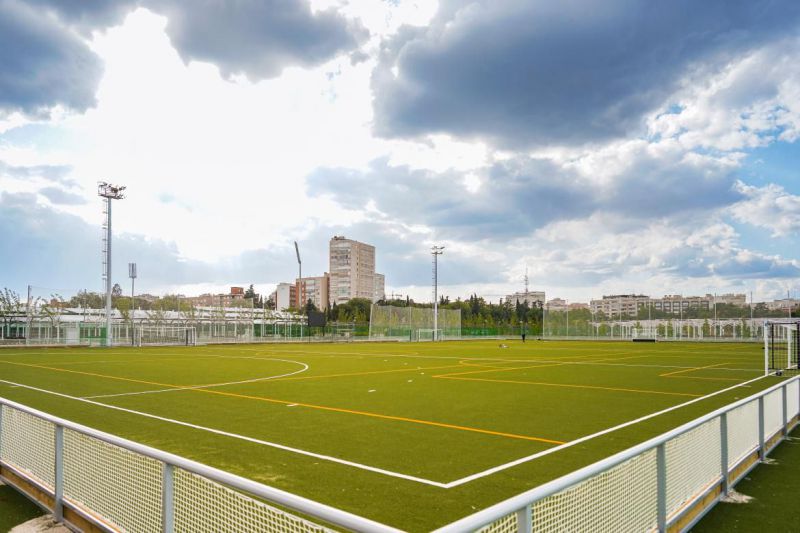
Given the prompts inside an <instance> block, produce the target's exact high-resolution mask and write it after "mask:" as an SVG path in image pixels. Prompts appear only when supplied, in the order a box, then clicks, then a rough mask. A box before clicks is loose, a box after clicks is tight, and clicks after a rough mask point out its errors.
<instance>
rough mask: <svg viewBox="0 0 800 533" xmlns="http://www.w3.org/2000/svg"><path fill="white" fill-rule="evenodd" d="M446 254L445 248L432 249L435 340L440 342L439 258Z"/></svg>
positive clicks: (434, 247) (435, 247)
mask: <svg viewBox="0 0 800 533" xmlns="http://www.w3.org/2000/svg"><path fill="white" fill-rule="evenodd" d="M443 253H444V246H433V247H431V255H432V256H433V340H434V341H438V340H439V256H440V255H442V254H443Z"/></svg>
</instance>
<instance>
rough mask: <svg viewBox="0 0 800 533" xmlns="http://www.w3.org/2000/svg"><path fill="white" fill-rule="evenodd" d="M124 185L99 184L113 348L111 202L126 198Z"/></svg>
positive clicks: (108, 338) (108, 324)
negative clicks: (102, 202)
mask: <svg viewBox="0 0 800 533" xmlns="http://www.w3.org/2000/svg"><path fill="white" fill-rule="evenodd" d="M124 191H125V186H124V185H111V184H110V183H107V182H105V181H101V182H99V183H98V184H97V195H98V196H100V197H102V198H105V199H106V201H105V213H104V214H105V216H106V218H105V221H104V222H103V229H105V230H106V232H105V235H103V252H105V256H104V258H103V267H104V269H103V278H104V280H105V282H106V346H111V200H122V199H123V198H125V192H124Z"/></svg>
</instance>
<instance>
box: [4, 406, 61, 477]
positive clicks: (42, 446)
mask: <svg viewBox="0 0 800 533" xmlns="http://www.w3.org/2000/svg"><path fill="white" fill-rule="evenodd" d="M0 430H2V432H1V433H0V461H3V462H7V463H8V464H11V465H13V466H14V467H15V468H16V469H17V470H19V471H20V472H22V473H25V474H29V475H30V476H31V479H32V480H33V481H34V482H36V483H39V484H40V485H44V486H45V487H47V488H52V487H53V486H55V479H56V476H55V427H54V426H53V425H52V424H50V423H48V422H46V421H44V420H41V419H39V418H36V417H35V416H32V415H29V414H28V413H24V412H22V411H17V410H16V409H9V408H6V407H3V408H2V418H1V419H0Z"/></svg>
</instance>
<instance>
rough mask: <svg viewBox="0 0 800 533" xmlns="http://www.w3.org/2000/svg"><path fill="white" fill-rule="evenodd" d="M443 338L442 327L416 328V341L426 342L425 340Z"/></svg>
mask: <svg viewBox="0 0 800 533" xmlns="http://www.w3.org/2000/svg"><path fill="white" fill-rule="evenodd" d="M443 338H444V333H443V332H442V329H441V328H439V329H431V328H422V329H418V330H417V339H416V340H417V341H418V342H426V341H435V340H440V339H443Z"/></svg>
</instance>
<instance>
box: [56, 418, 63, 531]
mask: <svg viewBox="0 0 800 533" xmlns="http://www.w3.org/2000/svg"><path fill="white" fill-rule="evenodd" d="M55 444H56V446H55V451H56V460H55V478H56V479H55V484H56V486H55V499H54V501H53V518H55V520H56V522H61V521H62V520H63V519H64V426H56V442H55Z"/></svg>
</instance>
